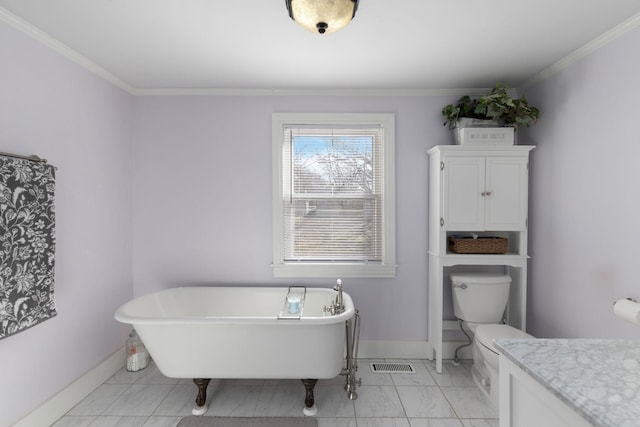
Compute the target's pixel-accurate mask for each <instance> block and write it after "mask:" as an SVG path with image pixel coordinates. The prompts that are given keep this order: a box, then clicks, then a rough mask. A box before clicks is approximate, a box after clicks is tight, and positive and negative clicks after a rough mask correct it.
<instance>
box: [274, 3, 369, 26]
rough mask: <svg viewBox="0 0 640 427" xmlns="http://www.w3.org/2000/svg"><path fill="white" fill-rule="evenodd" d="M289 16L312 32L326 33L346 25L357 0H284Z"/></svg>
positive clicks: (352, 14) (353, 11)
mask: <svg viewBox="0 0 640 427" xmlns="http://www.w3.org/2000/svg"><path fill="white" fill-rule="evenodd" d="M286 1H287V9H288V10H289V16H290V17H291V18H292V19H293V20H294V21H296V22H297V23H298V24H299V25H300V26H301V27H303V28H306V29H307V30H309V31H311V32H312V33H320V34H328V33H333V32H336V31H338V30H340V29H342V28H344V27H346V26H347V25H348V24H349V22H351V19H352V18H353V17H354V16H355V14H356V9H357V8H358V1H357V0H286Z"/></svg>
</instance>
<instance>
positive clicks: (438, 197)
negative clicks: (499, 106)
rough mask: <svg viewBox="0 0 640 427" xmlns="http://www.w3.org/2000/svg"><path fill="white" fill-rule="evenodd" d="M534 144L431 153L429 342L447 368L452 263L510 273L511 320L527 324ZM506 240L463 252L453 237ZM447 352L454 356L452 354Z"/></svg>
mask: <svg viewBox="0 0 640 427" xmlns="http://www.w3.org/2000/svg"><path fill="white" fill-rule="evenodd" d="M533 148H534V147H533V146H526V145H514V146H506V147H502V146H462V145H438V146H435V147H432V148H431V149H429V150H428V151H427V154H428V155H429V343H430V344H431V346H432V347H433V354H434V355H435V361H436V371H437V372H438V373H441V372H442V359H443V355H444V353H445V352H444V351H443V329H448V328H447V325H450V324H452V323H453V325H454V327H457V324H456V323H455V322H445V321H444V319H443V316H444V310H443V304H444V301H445V292H444V290H445V283H448V281H449V280H448V278H449V275H450V273H451V272H452V271H453V269H454V268H459V267H463V266H482V268H498V269H500V270H501V271H500V273H501V274H507V275H509V276H511V279H512V282H511V289H510V295H509V302H508V305H507V310H506V321H507V323H508V324H509V325H511V326H513V327H515V328H517V329H521V330H525V326H526V325H525V321H526V295H527V260H528V256H527V226H528V224H527V223H528V218H527V214H528V212H527V209H528V187H529V181H528V174H529V153H530V151H531V150H532V149H533ZM457 235H463V236H471V235H478V236H481V237H482V236H487V237H489V236H491V237H502V238H507V239H508V249H507V252H506V253H501V254H461V253H455V252H454V251H452V250H451V248H450V247H449V243H448V241H449V238H450V237H454V236H457ZM446 357H451V355H447V356H446Z"/></svg>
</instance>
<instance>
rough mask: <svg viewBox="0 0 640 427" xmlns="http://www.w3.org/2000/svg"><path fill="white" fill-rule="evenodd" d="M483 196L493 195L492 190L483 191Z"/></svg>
mask: <svg viewBox="0 0 640 427" xmlns="http://www.w3.org/2000/svg"><path fill="white" fill-rule="evenodd" d="M480 194H481V195H482V196H490V195H491V191H483V192H482V193H480Z"/></svg>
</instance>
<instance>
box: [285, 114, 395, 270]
mask: <svg viewBox="0 0 640 427" xmlns="http://www.w3.org/2000/svg"><path fill="white" fill-rule="evenodd" d="M325 119H326V117H325ZM311 121H313V120H311ZM336 122H337V123H331V121H330V120H319V123H309V121H307V122H306V123H302V124H299V123H296V122H292V123H286V122H282V123H279V126H280V127H279V129H278V130H279V132H278V134H279V138H280V141H279V144H278V148H279V149H278V150H277V151H276V150H275V148H274V156H276V155H277V156H279V157H280V159H279V160H280V166H279V167H277V169H278V174H279V176H278V178H279V179H278V180H277V182H278V184H277V185H278V186H279V189H278V191H274V204H275V203H277V204H278V205H279V206H277V208H276V209H274V224H275V227H274V239H277V240H280V241H279V242H278V244H274V248H275V250H274V264H276V265H288V266H294V265H298V266H301V265H306V266H309V265H313V264H315V265H323V266H326V265H331V264H333V265H341V266H343V267H344V266H358V265H359V266H381V265H384V264H385V263H387V262H388V260H389V259H393V261H394V262H395V255H394V253H395V249H394V246H393V245H389V244H388V243H389V242H388V241H387V239H394V238H393V233H386V231H388V230H387V228H389V224H390V222H389V219H390V218H386V216H387V215H391V217H393V213H392V212H391V213H389V210H390V209H389V206H390V205H389V203H386V202H388V200H387V198H388V197H390V195H389V194H385V192H386V189H388V188H389V187H388V184H389V181H390V179H389V177H388V176H386V174H387V173H388V172H387V169H388V162H389V160H388V159H385V153H389V152H391V153H392V152H393V151H389V150H388V149H386V148H387V147H386V146H385V135H387V138H388V135H389V132H388V129H385V127H384V126H383V125H382V124H381V123H378V122H375V121H373V122H366V123H362V124H360V123H359V122H358V121H357V120H353V121H352V123H344V120H336ZM274 123H275V122H274ZM274 125H275V124H274ZM275 137H276V133H275V132H274V138H275ZM391 142H392V141H391ZM388 143H389V141H387V144H388ZM391 160H393V159H391ZM275 173H276V172H275V171H274V174H275ZM274 182H275V181H274ZM391 182H393V181H392V180H391ZM387 192H388V191H387ZM391 206H392V204H391ZM391 211H392V209H391ZM391 219H392V218H391ZM277 221H279V223H277V224H276V222H277ZM390 248H391V249H390ZM389 252H391V254H390V253H389ZM393 268H394V271H393V273H394V274H395V265H393ZM297 271H300V270H299V269H298V270H297ZM323 271H326V269H323ZM359 271H360V272H362V268H360V269H359ZM297 274H298V275H301V276H307V277H308V276H315V274H309V275H308V274H300V273H297ZM340 274H341V276H343V277H347V276H348V275H349V274H348V273H347V274H345V273H344V272H342V271H341V272H340ZM359 274H360V275H363V274H362V273H359ZM294 275H295V274H294ZM357 275H358V274H354V276H357ZM364 275H366V276H370V274H369V273H367V274H364ZM372 276H376V277H377V276H378V274H375V273H374V274H372ZM383 276H385V277H388V273H387V274H383Z"/></svg>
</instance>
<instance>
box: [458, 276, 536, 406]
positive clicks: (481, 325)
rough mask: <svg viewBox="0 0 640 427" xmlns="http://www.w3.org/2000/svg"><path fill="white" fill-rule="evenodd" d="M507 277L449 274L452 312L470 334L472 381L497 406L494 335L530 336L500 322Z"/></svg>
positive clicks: (502, 316) (497, 355)
mask: <svg viewBox="0 0 640 427" xmlns="http://www.w3.org/2000/svg"><path fill="white" fill-rule="evenodd" d="M510 286H511V277H510V276H508V275H501V274H489V273H456V274H451V291H452V294H453V312H454V314H455V316H456V317H457V318H458V319H460V320H462V321H463V322H462V325H463V327H464V328H465V329H466V330H467V331H468V332H470V333H471V335H472V336H473V347H472V354H473V366H472V368H471V374H472V377H473V380H474V381H475V383H476V384H477V385H478V387H479V388H480V390H482V391H483V392H484V393H485V394H486V395H487V396H488V397H489V398H490V399H491V400H492V401H493V402H494V403H495V405H496V406H497V405H498V396H499V388H498V385H499V379H498V378H499V376H498V360H499V356H500V353H499V351H498V349H496V348H495V347H494V346H493V340H494V339H496V338H534V337H533V336H531V335H529V334H527V333H526V332H523V331H521V330H519V329H516V328H514V327H512V326H509V325H505V324H503V320H504V311H505V309H506V307H507V302H508V300H509V288H510Z"/></svg>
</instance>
